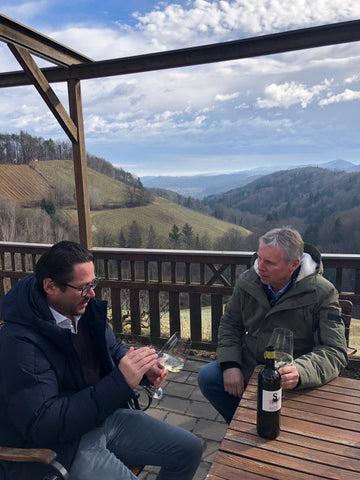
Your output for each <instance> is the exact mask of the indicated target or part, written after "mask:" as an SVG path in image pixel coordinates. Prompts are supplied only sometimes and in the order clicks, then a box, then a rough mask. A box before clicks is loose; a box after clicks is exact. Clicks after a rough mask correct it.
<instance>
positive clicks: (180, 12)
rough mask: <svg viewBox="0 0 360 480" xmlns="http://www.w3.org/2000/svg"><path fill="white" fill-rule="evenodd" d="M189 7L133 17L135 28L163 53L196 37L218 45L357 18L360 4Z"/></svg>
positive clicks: (264, 2)
mask: <svg viewBox="0 0 360 480" xmlns="http://www.w3.org/2000/svg"><path fill="white" fill-rule="evenodd" d="M188 4H189V7H188V8H184V7H182V6H181V5H178V4H169V5H167V6H165V8H163V9H160V8H158V9H155V10H153V11H151V12H149V13H147V14H136V18H137V19H138V22H139V23H138V25H137V28H138V29H139V30H141V31H143V33H144V35H146V37H147V38H148V40H149V41H151V42H152V44H153V46H154V47H157V48H159V49H162V48H164V47H165V46H167V48H169V47H170V46H171V45H174V44H184V43H185V44H189V43H191V44H193V42H194V40H195V39H198V38H199V37H203V38H204V39H205V38H207V37H208V38H209V37H211V38H212V39H213V41H214V39H215V41H219V39H220V38H224V37H229V35H232V34H234V33H235V34H238V33H239V32H244V33H247V34H250V35H252V34H256V35H257V34H265V33H272V32H275V31H279V30H284V29H294V28H300V27H303V26H304V25H308V26H310V25H322V24H325V23H332V22H338V21H341V20H348V19H349V18H352V19H357V18H359V16H360V3H359V2H357V1H354V0H316V1H314V0H297V1H294V0H252V1H251V2H250V1H249V0H234V1H221V0H220V1H206V0H195V1H193V2H188ZM236 36H237V35H236Z"/></svg>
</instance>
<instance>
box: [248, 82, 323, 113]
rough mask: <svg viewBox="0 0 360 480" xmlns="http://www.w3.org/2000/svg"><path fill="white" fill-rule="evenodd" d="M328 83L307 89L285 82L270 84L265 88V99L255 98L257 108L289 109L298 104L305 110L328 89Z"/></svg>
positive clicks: (304, 86) (300, 85)
mask: <svg viewBox="0 0 360 480" xmlns="http://www.w3.org/2000/svg"><path fill="white" fill-rule="evenodd" d="M329 84H330V82H329V81H327V80H325V81H324V82H323V83H322V84H320V85H314V86H313V87H310V88H309V87H307V86H306V85H304V84H302V83H299V82H295V81H294V82H285V83H282V84H280V85H277V84H275V83H272V84H271V85H269V86H267V87H266V88H265V98H257V100H256V106H257V107H258V108H274V107H282V108H286V109H287V108H289V107H290V106H292V105H297V104H300V105H301V107H302V108H306V107H307V106H308V105H309V104H310V103H311V102H312V101H313V100H314V98H315V97H317V96H318V95H319V94H320V92H322V91H323V90H326V89H328V88H329Z"/></svg>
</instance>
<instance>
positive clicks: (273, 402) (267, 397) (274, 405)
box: [262, 388, 281, 412]
mask: <svg viewBox="0 0 360 480" xmlns="http://www.w3.org/2000/svg"><path fill="white" fill-rule="evenodd" d="M280 408H281V388H280V390H273V391H269V390H263V392H262V410H263V411H264V412H277V411H278V410H280Z"/></svg>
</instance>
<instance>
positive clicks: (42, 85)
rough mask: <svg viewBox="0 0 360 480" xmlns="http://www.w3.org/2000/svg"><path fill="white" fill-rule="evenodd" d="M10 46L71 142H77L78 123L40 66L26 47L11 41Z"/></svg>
mask: <svg viewBox="0 0 360 480" xmlns="http://www.w3.org/2000/svg"><path fill="white" fill-rule="evenodd" d="M8 46H9V48H10V50H11V51H12V53H13V54H14V56H15V58H16V59H17V61H18V62H19V63H20V65H21V66H22V68H23V69H24V71H25V72H26V74H27V75H28V77H29V78H30V79H31V80H32V82H33V84H34V86H35V88H36V90H37V91H38V92H39V93H40V95H41V97H42V98H43V100H44V101H45V103H46V104H47V106H48V107H49V108H50V110H51V111H52V113H53V114H54V116H55V118H56V119H57V121H58V122H59V123H60V125H61V126H62V128H63V129H64V131H65V133H66V135H67V136H68V137H69V138H70V140H71V142H72V143H74V142H77V141H78V132H77V128H76V125H75V124H74V122H73V121H72V120H71V118H70V117H69V115H68V114H67V112H66V110H65V108H64V107H63V106H62V104H61V102H60V100H59V99H58V97H57V96H56V94H55V92H54V91H53V89H52V88H51V86H50V84H49V82H48V81H47V80H46V78H45V77H44V75H43V73H42V71H41V70H40V68H39V67H38V66H37V65H36V63H35V61H34V59H33V58H32V56H31V55H30V53H29V51H28V50H26V48H23V47H19V46H17V45H13V44H11V43H9V44H8Z"/></svg>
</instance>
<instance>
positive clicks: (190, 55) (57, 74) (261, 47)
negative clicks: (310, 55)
mask: <svg viewBox="0 0 360 480" xmlns="http://www.w3.org/2000/svg"><path fill="white" fill-rule="evenodd" d="M0 40H1V41H3V42H5V43H7V45H8V47H9V49H10V51H11V52H12V53H13V55H14V56H15V58H16V59H17V61H18V62H19V64H20V66H21V67H22V69H23V71H17V72H7V73H0V88H5V87H16V86H23V85H31V84H32V85H34V86H35V88H36V89H37V90H38V92H39V93H40V95H41V97H42V98H43V99H44V101H45V102H46V104H47V105H48V107H49V109H50V110H51V112H52V113H53V114H54V116H55V118H56V119H57V120H58V122H59V124H60V125H61V127H62V128H63V130H64V131H65V133H66V135H67V136H68V137H69V139H70V141H71V143H72V146H73V162H74V172H75V189H76V199H77V210H78V222H79V239H80V243H81V244H83V245H84V246H86V247H87V248H92V238H91V221H90V202H89V191H88V181H87V179H88V177H87V166H86V149H85V133H84V123H83V113H82V102H81V85H80V81H81V80H85V79H94V78H102V77H109V76H115V75H128V74H133V73H140V72H149V71H154V70H163V69H169V68H178V67H186V66H191V65H202V64H207V63H214V62H223V61H227V60H239V59H243V58H250V57H257V56H263V55H273V54H277V53H284V52H291V51H296V50H303V49H308V48H316V47H323V46H329V45H336V44H341V43H349V42H357V41H359V40H360V20H353V21H350V22H341V23H335V24H331V25H322V26H318V27H312V28H303V29H299V30H293V31H288V32H282V33H276V34H271V35H263V36H259V37H253V38H248V39H243V40H236V41H231V42H223V43H216V44H211V45H203V46H198V47H191V48H184V49H179V50H171V51H166V52H157V53H151V54H146V55H136V56H132V57H125V58H117V59H111V60H102V61H93V60H91V59H90V58H88V57H85V56H84V55H81V54H80V53H78V52H76V51H74V50H71V49H70V48H67V47H65V46H64V45H62V44H60V43H58V42H55V41H54V40H52V39H51V38H49V37H46V36H45V35H42V34H41V33H39V32H36V31H35V30H32V29H30V28H28V27H26V26H24V25H22V24H20V23H18V22H16V21H14V20H12V19H10V18H8V17H6V16H5V15H2V14H0ZM32 55H35V56H38V57H40V58H44V59H46V60H47V61H49V62H52V63H54V64H56V65H57V66H56V67H47V68H42V69H40V68H39V67H38V66H37V64H36V62H35V61H34V59H33V57H32ZM53 82H67V85H68V97H69V114H68V113H67V112H66V110H65V108H64V107H63V106H62V104H61V102H60V100H59V99H58V98H57V96H56V94H55V92H54V91H53V89H52V88H51V86H50V83H53Z"/></svg>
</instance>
